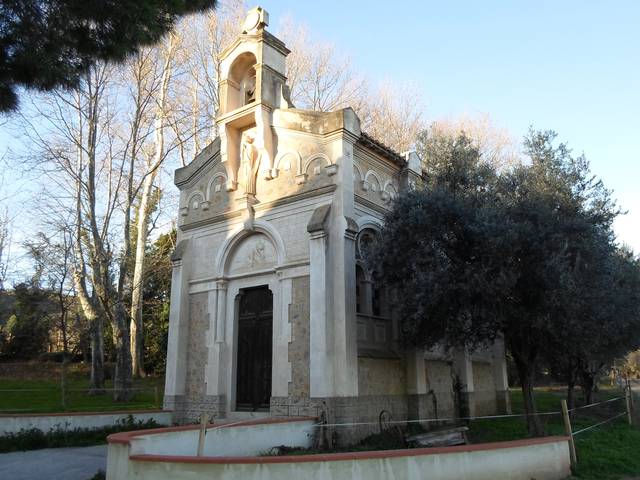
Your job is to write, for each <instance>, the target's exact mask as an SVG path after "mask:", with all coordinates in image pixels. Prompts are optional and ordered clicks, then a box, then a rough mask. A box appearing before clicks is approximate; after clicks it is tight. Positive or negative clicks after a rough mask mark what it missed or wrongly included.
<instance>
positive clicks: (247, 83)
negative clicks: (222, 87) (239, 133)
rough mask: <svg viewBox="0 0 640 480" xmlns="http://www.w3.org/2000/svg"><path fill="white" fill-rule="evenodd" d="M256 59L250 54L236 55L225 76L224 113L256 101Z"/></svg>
mask: <svg viewBox="0 0 640 480" xmlns="http://www.w3.org/2000/svg"><path fill="white" fill-rule="evenodd" d="M255 67H256V57H255V55H254V54H253V53H251V52H244V53H241V54H240V55H238V57H237V58H236V59H235V60H234V61H233V63H232V64H231V67H229V73H228V75H227V95H226V99H227V104H226V110H225V111H226V112H230V111H232V110H236V109H238V108H241V107H244V106H245V105H248V104H250V103H253V102H255V101H256V91H257V90H256V68H255Z"/></svg>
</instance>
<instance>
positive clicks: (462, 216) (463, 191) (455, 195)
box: [371, 131, 640, 432]
mask: <svg viewBox="0 0 640 480" xmlns="http://www.w3.org/2000/svg"><path fill="white" fill-rule="evenodd" d="M555 137H556V135H555V133H553V132H534V131H531V132H530V133H529V136H528V137H527V138H526V139H525V147H526V152H527V154H528V156H529V159H530V162H529V163H527V164H525V165H519V166H516V167H515V168H513V169H512V170H509V171H505V172H501V173H500V174H499V175H498V174H497V173H496V172H495V171H494V170H493V169H492V168H491V167H490V166H489V165H488V164H487V163H486V162H484V161H483V160H482V158H481V155H480V153H479V152H478V150H477V149H476V148H475V147H474V146H473V145H472V144H471V142H469V141H468V139H466V138H465V137H464V135H460V136H459V137H457V138H449V137H445V138H442V139H438V138H433V137H429V136H428V135H427V136H426V137H423V139H422V142H421V143H420V145H422V151H423V155H425V159H424V160H425V171H426V173H427V174H426V178H425V188H422V189H417V190H413V191H410V192H408V193H405V194H403V195H401V196H400V197H399V198H398V199H397V201H396V202H395V205H394V207H393V211H391V212H390V213H389V214H388V215H387V216H386V218H385V226H384V229H383V232H382V235H380V239H379V241H378V243H377V244H376V245H375V247H374V249H373V251H372V254H371V255H372V257H373V264H375V265H378V266H379V269H380V270H381V280H382V282H383V283H384V284H385V285H386V287H387V288H388V289H389V290H390V291H393V292H395V295H396V299H395V301H394V304H395V305H396V306H397V309H398V312H397V313H398V317H399V318H401V319H402V323H401V332H402V339H403V341H404V343H405V344H408V345H412V346H416V347H433V346H435V345H438V344H444V345H446V346H450V347H460V346H463V345H465V346H471V347H476V346H479V345H482V344H483V343H486V342H490V341H492V340H493V339H495V338H496V337H497V336H498V335H501V336H503V337H504V339H505V342H506V344H507V346H508V347H509V350H510V353H511V355H512V357H513V359H514V363H515V365H516V367H517V370H518V374H519V377H520V381H521V385H522V386H523V389H524V391H525V392H528V394H527V395H525V404H526V405H527V411H528V412H530V413H533V412H535V409H536V407H535V401H534V399H533V396H532V388H533V375H534V373H535V371H536V368H537V364H538V363H539V361H540V358H541V356H542V355H543V354H546V355H547V356H549V357H551V356H554V358H555V359H556V361H557V363H558V364H560V363H562V361H564V360H566V359H567V358H568V357H569V356H572V357H579V358H580V359H581V362H582V363H588V362H592V361H594V360H597V361H598V362H605V361H610V360H612V356H616V355H621V354H622V353H625V352H627V351H629V350H631V349H634V348H637V345H638V342H639V341H640V265H639V264H638V260H637V259H634V257H633V255H632V254H630V253H629V252H624V251H621V250H620V249H618V248H617V247H616V245H615V243H614V240H615V238H614V235H613V233H612V230H611V225H612V222H613V220H614V219H615V217H616V216H617V215H618V214H619V213H620V210H619V209H618V207H617V206H616V205H615V202H613V201H612V199H611V194H610V192H609V191H608V190H606V189H605V188H604V186H603V185H602V182H600V181H598V180H597V179H595V178H594V177H593V176H592V174H591V173H590V171H589V164H588V162H587V161H586V160H585V159H584V157H577V158H576V157H573V156H572V155H571V153H570V151H569V149H568V148H567V147H566V145H564V144H557V143H556V142H555ZM612 286H614V287H615V288H611V287H612ZM607 357H608V358H607ZM528 418H530V419H531V422H532V423H531V425H530V427H531V430H534V431H537V432H539V431H540V430H541V425H540V424H539V423H538V422H539V421H538V419H536V418H535V417H528Z"/></svg>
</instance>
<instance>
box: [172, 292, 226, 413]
mask: <svg viewBox="0 0 640 480" xmlns="http://www.w3.org/2000/svg"><path fill="white" fill-rule="evenodd" d="M208 295H209V294H208V293H207V292H202V293H195V294H192V295H190V296H189V337H188V346H187V378H186V388H185V395H184V397H183V396H179V397H175V398H172V399H169V400H170V401H171V403H173V408H174V409H175V412H176V418H175V421H176V422H179V423H187V422H193V421H197V419H198V418H199V417H200V415H201V414H202V413H208V414H209V415H211V416H214V417H222V416H224V413H225V408H224V405H225V401H224V398H223V397H221V396H217V395H215V396H214V395H205V393H206V392H205V379H204V375H205V366H206V362H207V345H206V341H207V339H206V335H205V332H207V331H208V329H209V324H208V318H207V300H208ZM165 403H167V402H165Z"/></svg>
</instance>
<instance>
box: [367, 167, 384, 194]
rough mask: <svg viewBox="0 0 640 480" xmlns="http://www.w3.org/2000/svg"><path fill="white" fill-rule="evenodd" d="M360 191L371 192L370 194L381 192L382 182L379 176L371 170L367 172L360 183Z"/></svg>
mask: <svg viewBox="0 0 640 480" xmlns="http://www.w3.org/2000/svg"><path fill="white" fill-rule="evenodd" d="M362 189H363V190H365V191H367V190H371V191H372V192H380V191H382V180H381V179H380V176H379V175H378V174H377V173H376V172H374V171H373V170H369V171H367V173H366V174H365V175H364V180H363V181H362Z"/></svg>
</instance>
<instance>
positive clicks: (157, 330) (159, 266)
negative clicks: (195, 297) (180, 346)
mask: <svg viewBox="0 0 640 480" xmlns="http://www.w3.org/2000/svg"><path fill="white" fill-rule="evenodd" d="M175 244H176V231H175V229H174V230H173V231H171V232H170V233H167V234H163V235H160V236H159V237H158V239H157V240H156V241H155V242H154V243H153V245H152V246H151V247H150V249H149V251H148V253H147V268H146V271H147V275H146V277H145V281H144V286H143V301H144V308H143V323H144V331H145V340H144V348H145V351H144V363H145V365H144V368H145V371H147V372H155V373H158V374H161V373H164V370H165V365H166V358H167V340H168V335H169V300H170V297H171V252H173V249H174V248H175Z"/></svg>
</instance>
